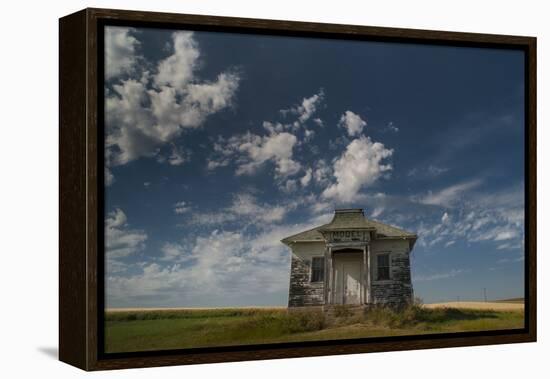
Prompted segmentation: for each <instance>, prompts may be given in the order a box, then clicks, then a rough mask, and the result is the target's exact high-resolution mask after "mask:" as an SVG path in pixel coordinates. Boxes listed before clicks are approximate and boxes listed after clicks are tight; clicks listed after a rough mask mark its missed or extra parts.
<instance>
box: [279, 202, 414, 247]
mask: <svg viewBox="0 0 550 379" xmlns="http://www.w3.org/2000/svg"><path fill="white" fill-rule="evenodd" d="M343 229H367V230H371V231H374V232H375V233H376V238H388V239H392V238H410V239H414V240H416V234H414V233H410V232H407V231H406V230H403V229H399V228H396V227H394V226H391V225H387V224H384V223H381V222H378V221H374V220H369V219H368V218H366V217H365V215H364V214H363V210H362V209H360V208H359V209H336V210H335V211H334V217H333V218H332V221H331V222H329V223H328V224H325V225H320V226H318V227H316V228H313V229H309V230H306V231H303V232H300V233H297V234H294V235H292V236H289V237H286V238H284V239H282V240H281V242H283V243H284V244H287V245H288V244H289V243H293V242H306V241H308V242H311V241H324V238H323V234H322V232H325V231H331V230H343Z"/></svg>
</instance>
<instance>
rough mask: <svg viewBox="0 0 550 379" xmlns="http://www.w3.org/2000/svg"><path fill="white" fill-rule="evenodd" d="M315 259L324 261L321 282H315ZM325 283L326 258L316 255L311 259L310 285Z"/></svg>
mask: <svg viewBox="0 0 550 379" xmlns="http://www.w3.org/2000/svg"><path fill="white" fill-rule="evenodd" d="M315 259H322V264H321V280H315V281H314V280H313V269H314V266H313V261H314V260H315ZM324 281H325V256H324V255H315V256H313V257H311V264H310V265H309V282H310V283H323V282H324Z"/></svg>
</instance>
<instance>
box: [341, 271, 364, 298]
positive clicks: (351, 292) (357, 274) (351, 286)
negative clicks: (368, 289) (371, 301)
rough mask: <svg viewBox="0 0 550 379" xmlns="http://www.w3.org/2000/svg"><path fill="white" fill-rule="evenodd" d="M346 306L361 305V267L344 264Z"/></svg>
mask: <svg viewBox="0 0 550 379" xmlns="http://www.w3.org/2000/svg"><path fill="white" fill-rule="evenodd" d="M344 280H345V284H344V304H361V267H360V266H359V265H357V264H354V263H345V264H344Z"/></svg>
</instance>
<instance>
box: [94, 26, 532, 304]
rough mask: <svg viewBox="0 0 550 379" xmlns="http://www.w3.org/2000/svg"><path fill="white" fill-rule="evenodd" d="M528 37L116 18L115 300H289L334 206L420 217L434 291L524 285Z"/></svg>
mask: <svg viewBox="0 0 550 379" xmlns="http://www.w3.org/2000/svg"><path fill="white" fill-rule="evenodd" d="M523 69H524V67H523V53H522V52H520V51H514V50H499V49H480V48H466V47H444V46H423V45H414V44H397V43H379V42H359V41H336V40H323V39H310V38H289V37H276V36H258V35H244V34H229V33H209V32H188V31H173V30H158V29H145V28H139V29H135V28H123V27H107V28H106V32H105V99H106V100H105V125H106V137H105V141H106V143H105V145H106V149H105V158H106V159H105V161H106V167H105V179H106V190H105V214H106V219H105V231H106V279H105V280H106V283H105V284H106V304H107V306H108V307H162V306H243V305H285V304H286V302H287V295H288V280H289V279H288V277H289V266H290V257H289V254H290V253H289V251H288V249H287V248H286V247H285V246H284V245H283V244H281V243H280V242H279V241H280V239H281V238H284V237H286V236H288V235H291V234H294V233H296V232H299V231H302V230H304V229H306V228H310V227H314V226H317V225H321V224H322V223H325V222H328V221H330V218H331V215H332V212H333V210H334V208H340V207H354V208H364V209H365V214H366V215H367V216H368V217H370V218H373V219H376V220H380V221H382V222H387V223H389V224H392V225H396V226H399V227H402V228H404V229H407V230H409V231H412V232H415V233H417V234H418V235H419V240H418V242H417V244H416V246H415V248H414V250H413V253H412V271H413V285H414V290H415V295H416V296H419V297H421V298H423V299H424V301H425V302H434V301H444V300H456V299H457V297H460V299H461V300H465V299H472V300H479V299H481V298H482V296H483V288H486V291H487V296H488V297H489V298H492V299H496V298H507V297H518V296H522V295H523V281H524V276H523V268H524V261H523V257H524V244H523V240H524V181H523V178H524V135H523V130H524V121H523V114H524V109H523V104H524V97H523V96H524V95H523V94H524V88H523V84H524V83H523V72H524V71H523Z"/></svg>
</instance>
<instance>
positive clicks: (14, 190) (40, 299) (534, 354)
mask: <svg viewBox="0 0 550 379" xmlns="http://www.w3.org/2000/svg"><path fill="white" fill-rule="evenodd" d="M544 4H545V2H543V1H530V0H523V1H505V0H501V1H498V2H496V1H495V2H489V1H485V2H482V1H479V0H478V1H475V0H474V1H472V0H461V1H452V2H450V1H436V0H434V1H428V0H415V1H406V0H403V1H376V2H375V1H371V2H367V1H357V0H355V1H354V0H338V1H331V2H321V1H320V0H316V1H310V2H306V1H297V0H277V1H256V2H254V1H251V0H230V1H223V0H219V1H216V0H187V1H175V0H172V1H169V0H155V1H154V2H153V1H145V0H133V1H130V0H111V1H92V0H90V1H87V2H86V1H76V0H73V1H67V0H64V1H61V0H58V1H52V2H38V1H36V2H32V1H25V0H17V1H9V2H4V3H3V4H2V16H3V17H2V22H1V23H0V28H1V33H0V38H1V44H0V49H1V56H2V58H1V59H0V67H1V71H0V75H1V76H0V77H1V80H0V86H1V87H0V88H1V90H0V96H1V102H0V104H1V107H0V109H1V116H2V120H3V121H2V123H1V125H0V169H1V170H0V172H1V173H2V185H1V186H0V202H1V203H0V223H1V225H0V227H1V228H0V230H2V232H1V233H0V253H1V254H2V257H1V259H0V291H1V303H0V304H1V311H0V351H1V353H0V361H1V362H2V363H1V364H0V374H1V376H2V377H4V378H16V377H36V376H38V375H39V376H40V377H56V378H73V377H79V376H81V375H83V372H82V371H80V370H77V369H75V368H72V367H70V366H68V365H65V364H63V363H60V362H58V361H57V360H56V358H55V357H56V354H57V233H58V227H57V223H58V216H57V209H58V203H57V188H58V185H57V183H58V169H57V148H58V147H57V143H58V134H57V119H58V118H57V109H58V108H57V107H58V105H57V104H58V101H57V80H58V78H57V67H58V44H57V31H58V24H57V19H58V18H59V17H61V16H63V15H66V14H69V13H72V12H74V11H76V10H79V9H81V8H84V7H86V6H91V7H105V8H124V9H138V10H156V11H169V12H179V13H196V14H211V15H222V16H241V17H256V18H272V19H286V20H298V21H316V22H330V23H343V24H360V25H376V26H393V27H409V28H422V29H439V30H450V31H470V32H483V33H501V34H516V35H532V36H537V37H538V67H539V69H538V85H539V88H538V141H539V143H538V145H539V147H540V150H539V157H538V158H539V159H538V162H539V169H538V174H539V176H538V185H539V189H538V191H539V199H538V204H539V206H538V211H539V215H541V216H542V217H539V228H538V230H539V250H538V251H539V252H538V267H539V270H538V271H539V281H538V290H539V325H538V326H539V342H538V343H536V344H518V345H504V346H491V347H468V348H453V349H439V350H425V351H410V352H394V353H381V354H362V355H349V356H337V357H322V358H303V359H286V360H272V361H260V362H244V363H229V364H211V365H200V366H188V367H184V366H182V367H171V368H155V369H140V370H125V371H117V372H109V373H94V374H90V375H93V376H94V377H103V378H107V377H109V378H130V377H132V378H149V377H159V376H162V377H164V378H181V377H187V378H194V377H201V378H209V377H224V378H232V377H238V378H247V377H258V376H259V377H262V378H263V379H268V378H277V379H280V378H285V377H293V376H295V375H296V373H297V372H299V373H301V374H303V375H305V377H308V376H311V377H315V378H316V379H319V378H334V377H339V376H340V377H341V376H342V375H344V374H345V373H347V374H348V375H352V376H362V377H377V378H389V377H402V378H404V377H410V378H416V377H421V378H423V379H428V378H440V377H442V376H443V377H445V378H448V379H451V378H460V379H464V378H473V377H485V378H488V377H498V378H518V377H528V375H533V377H540V374H539V375H537V373H541V374H542V373H544V372H546V373H548V366H547V359H548V351H547V352H546V354H544V351H545V350H550V349H548V347H549V343H548V338H549V320H550V319H549V313H548V307H549V302H548V300H547V299H546V301H545V299H544V297H545V296H547V293H548V292H547V290H548V286H549V283H550V281H549V279H548V275H547V274H548V273H547V272H546V271H547V270H548V269H549V267H548V259H547V257H546V251H548V250H549V247H550V246H549V244H550V243H549V242H548V241H549V240H548V239H543V238H542V237H543V236H544V235H546V234H547V230H548V228H549V227H550V221H549V220H548V219H547V218H545V217H543V216H544V215H545V214H546V212H548V211H550V204H549V198H548V197H546V196H545V195H546V193H548V191H550V183H549V174H548V172H549V171H550V170H548V166H547V165H548V164H550V149H547V148H546V149H544V147H545V145H546V144H547V143H548V142H549V140H550V138H549V137H550V136H549V134H550V131H549V130H548V129H547V128H546V124H547V122H546V121H547V119H548V114H549V113H548V108H545V107H544V105H545V104H546V105H547V106H548V102H549V98H548V97H549V96H548V91H549V88H550V86H549V84H550V83H549V81H548V78H549V74H548V68H549V67H550V64H549V63H550V46H549V44H548V41H549V39H550V26H549V23H548V18H547V16H548V14H549V12H548V10H546V9H544V8H545V6H544ZM545 15H546V16H545ZM366 370H368V371H366Z"/></svg>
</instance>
